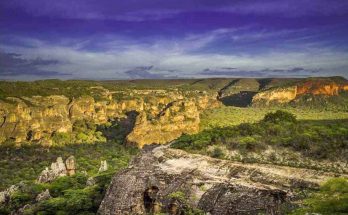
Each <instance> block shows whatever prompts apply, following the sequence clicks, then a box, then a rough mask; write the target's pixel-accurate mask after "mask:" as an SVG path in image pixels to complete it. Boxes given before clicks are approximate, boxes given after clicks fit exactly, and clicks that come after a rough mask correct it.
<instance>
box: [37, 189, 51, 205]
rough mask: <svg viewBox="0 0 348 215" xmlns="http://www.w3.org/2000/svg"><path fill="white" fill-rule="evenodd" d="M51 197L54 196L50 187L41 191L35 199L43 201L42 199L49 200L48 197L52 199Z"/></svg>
mask: <svg viewBox="0 0 348 215" xmlns="http://www.w3.org/2000/svg"><path fill="white" fill-rule="evenodd" d="M50 198H52V196H51V194H50V191H49V190H48V189H46V190H45V191H43V192H41V193H39V194H38V195H37V196H36V198H35V200H36V201H37V202H41V201H45V200H48V199H50Z"/></svg>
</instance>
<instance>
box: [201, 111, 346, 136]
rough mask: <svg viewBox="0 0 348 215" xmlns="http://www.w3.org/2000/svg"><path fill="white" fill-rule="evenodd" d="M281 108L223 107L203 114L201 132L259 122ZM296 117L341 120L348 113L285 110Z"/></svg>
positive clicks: (300, 118)
mask: <svg viewBox="0 0 348 215" xmlns="http://www.w3.org/2000/svg"><path fill="white" fill-rule="evenodd" d="M278 109H279V108H271V107H269V108H255V107H247V108H238V107H231V106H221V107H220V108H216V109H211V110H206V111H204V112H203V113H202V114H201V123H200V128H201V130H205V129H210V128H216V127H227V126H234V125H239V124H241V123H254V122H258V121H260V120H261V119H263V117H264V116H265V114H267V113H268V112H271V111H275V110H278ZM282 110H285V111H288V112H290V113H292V114H294V115H295V116H296V118H297V119H298V120H340V119H348V112H344V111H324V110H308V109H298V108H283V109H282Z"/></svg>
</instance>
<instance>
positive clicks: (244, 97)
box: [219, 91, 256, 107]
mask: <svg viewBox="0 0 348 215" xmlns="http://www.w3.org/2000/svg"><path fill="white" fill-rule="evenodd" d="M255 94H256V92H250V91H242V92H240V93H237V94H233V95H230V96H225V97H222V98H219V100H220V101H221V102H222V103H223V104H224V105H226V106H235V107H248V106H250V105H251V102H252V100H253V96H254V95H255Z"/></svg>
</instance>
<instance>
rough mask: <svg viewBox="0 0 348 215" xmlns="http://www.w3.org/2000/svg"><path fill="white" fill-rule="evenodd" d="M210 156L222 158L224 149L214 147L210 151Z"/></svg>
mask: <svg viewBox="0 0 348 215" xmlns="http://www.w3.org/2000/svg"><path fill="white" fill-rule="evenodd" d="M210 156H211V157H213V158H220V159H222V158H224V157H225V153H224V151H223V150H222V149H221V148H220V147H214V149H213V151H212V152H211V155H210Z"/></svg>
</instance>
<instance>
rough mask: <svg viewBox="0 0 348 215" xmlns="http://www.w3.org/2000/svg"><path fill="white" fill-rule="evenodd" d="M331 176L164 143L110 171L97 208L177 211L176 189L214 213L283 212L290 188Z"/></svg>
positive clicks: (107, 213) (179, 210)
mask: <svg viewBox="0 0 348 215" xmlns="http://www.w3.org/2000/svg"><path fill="white" fill-rule="evenodd" d="M333 176H334V174H331V173H322V172H319V171H314V170H307V169H299V168H290V167H283V166H275V165H262V164H243V163H238V162H232V161H226V160H219V159H213V158H210V157H206V156H201V155H194V154H189V153H186V152H184V151H181V150H177V149H171V148H168V147H167V146H159V147H156V148H154V147H147V148H145V149H144V150H143V152H142V153H141V154H140V155H139V156H138V157H136V158H134V160H133V161H132V162H131V164H130V166H129V167H128V168H127V169H125V170H122V171H121V172H119V173H117V174H116V175H115V176H114V177H113V179H112V182H111V184H110V186H109V188H108V190H107V192H106V194H105V197H104V199H103V201H102V203H101V205H100V208H99V211H98V212H99V214H103V215H111V214H112V215H117V214H122V215H125V214H146V213H159V212H162V213H167V214H181V213H182V212H183V211H182V210H185V207H184V206H182V207H181V206H180V204H182V201H181V202H180V201H178V199H176V198H175V196H176V195H178V193H180V194H182V195H183V196H184V198H185V200H184V201H187V202H186V204H187V205H188V206H189V207H192V208H198V209H200V210H203V211H204V212H205V213H210V214H212V215H215V214H216V215H228V214H260V213H268V214H281V212H280V208H281V206H282V205H283V204H284V203H288V204H291V202H292V199H294V198H295V197H297V194H296V192H294V190H296V189H302V188H316V187H318V186H319V184H320V183H321V182H323V181H325V180H327V179H328V178H329V177H333ZM345 177H347V176H345ZM173 197H174V198H173Z"/></svg>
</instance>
